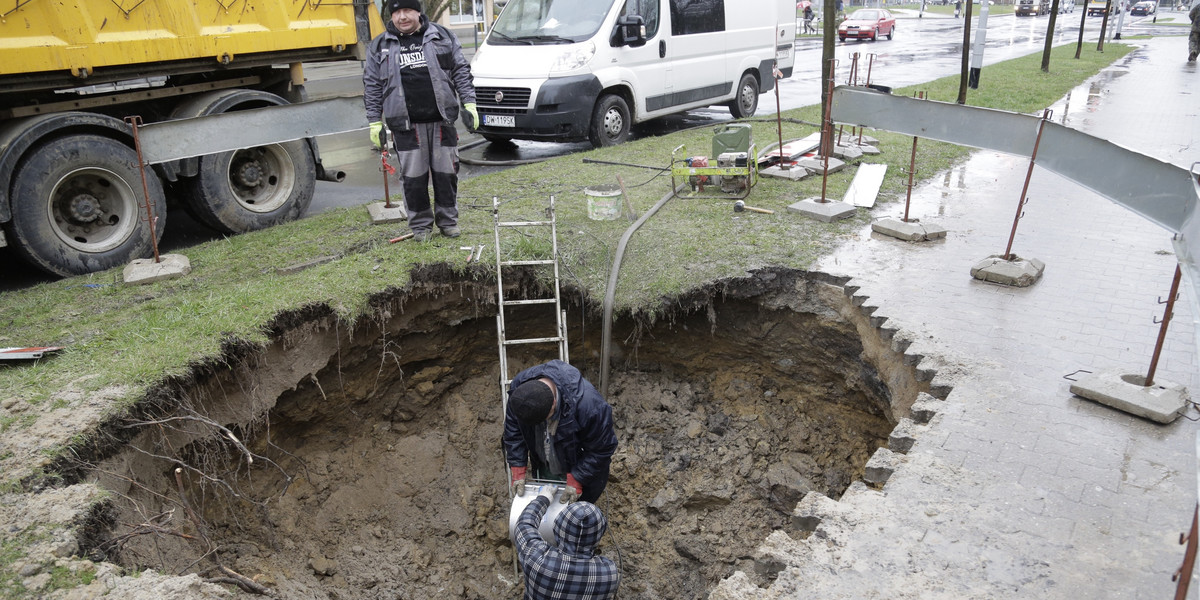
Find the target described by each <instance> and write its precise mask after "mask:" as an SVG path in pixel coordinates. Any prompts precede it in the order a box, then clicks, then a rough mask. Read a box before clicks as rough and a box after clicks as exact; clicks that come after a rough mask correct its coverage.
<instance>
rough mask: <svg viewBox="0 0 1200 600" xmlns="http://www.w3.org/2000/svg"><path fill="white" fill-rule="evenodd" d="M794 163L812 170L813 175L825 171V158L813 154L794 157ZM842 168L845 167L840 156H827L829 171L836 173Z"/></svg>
mask: <svg viewBox="0 0 1200 600" xmlns="http://www.w3.org/2000/svg"><path fill="white" fill-rule="evenodd" d="M796 164H798V165H800V166H802V167H804V168H805V169H808V170H809V171H812V172H813V174H814V175H820V174H821V173H823V172H825V158H824V157H822V156H817V155H815V154H813V155H811V156H801V157H800V158H798V159H796ZM844 168H846V162H845V161H843V160H841V159H840V158H833V157H830V158H829V172H830V173H837V172H838V171H841V170H842V169H844Z"/></svg>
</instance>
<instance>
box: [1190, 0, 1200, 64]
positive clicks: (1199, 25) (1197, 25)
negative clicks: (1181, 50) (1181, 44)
mask: <svg viewBox="0 0 1200 600" xmlns="http://www.w3.org/2000/svg"><path fill="white" fill-rule="evenodd" d="M1188 19H1191V21H1192V32H1191V33H1189V34H1188V62H1196V55H1197V54H1200V0H1195V2H1194V3H1193V4H1192V10H1190V11H1188Z"/></svg>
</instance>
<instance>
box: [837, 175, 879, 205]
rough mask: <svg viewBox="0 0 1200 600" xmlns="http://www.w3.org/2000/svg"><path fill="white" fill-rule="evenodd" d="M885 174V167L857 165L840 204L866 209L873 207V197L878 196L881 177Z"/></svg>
mask: <svg viewBox="0 0 1200 600" xmlns="http://www.w3.org/2000/svg"><path fill="white" fill-rule="evenodd" d="M886 174H887V165H871V164H864V165H859V167H858V172H857V173H855V174H854V181H852V182H850V189H848V190H846V197H845V198H844V199H843V200H842V202H845V203H846V204H853V205H854V206H864V207H866V208H871V207H872V206H875V197H876V196H878V195H879V186H881V185H883V176H884V175H886Z"/></svg>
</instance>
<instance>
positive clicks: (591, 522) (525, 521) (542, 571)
mask: <svg viewBox="0 0 1200 600" xmlns="http://www.w3.org/2000/svg"><path fill="white" fill-rule="evenodd" d="M549 491H550V486H546V487H545V488H543V489H542V490H541V491H540V492H539V494H538V497H537V498H534V499H533V501H532V502H530V503H529V505H528V506H526V507H525V510H524V511H522V512H521V516H520V518H519V519H518V520H517V534H516V540H517V556H518V558H520V561H521V571H522V573H524V575H525V596H524V598H525V600H566V599H569V600H608V599H610V598H616V597H617V586H618V585H619V583H620V580H621V577H620V574H619V573H618V572H617V565H616V564H614V563H613V561H611V560H609V559H608V558H605V557H603V556H596V545H597V544H599V543H600V538H601V537H603V536H604V532H605V531H606V530H607V529H608V520H607V519H605V518H604V513H602V512H600V509H599V508H597V507H596V505H595V504H592V503H590V502H572V503H571V504H569V505H567V507H566V508H564V509H563V511H562V512H560V513H558V517H556V518H555V519H554V540H555V545H553V546H551V545H550V544H547V543H546V541H545V540H543V539H542V536H541V534H539V533H538V527H539V526H540V525H541V522H542V517H543V516H545V514H546V507H548V506H550V502H552V501H553V499H552V498H551V497H550V494H549Z"/></svg>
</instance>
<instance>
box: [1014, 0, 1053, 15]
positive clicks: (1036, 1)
mask: <svg viewBox="0 0 1200 600" xmlns="http://www.w3.org/2000/svg"><path fill="white" fill-rule="evenodd" d="M1049 12H1050V2H1048V1H1047V0H1017V5H1016V7H1015V8H1014V9H1013V13H1015V14H1016V15H1017V16H1018V17H1020V16H1026V17H1028V16H1030V15H1033V16H1038V17H1040V16H1042V15H1044V14H1047V13H1049Z"/></svg>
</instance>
